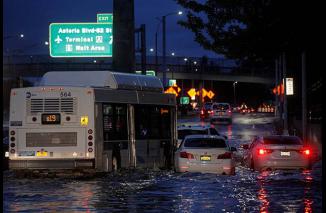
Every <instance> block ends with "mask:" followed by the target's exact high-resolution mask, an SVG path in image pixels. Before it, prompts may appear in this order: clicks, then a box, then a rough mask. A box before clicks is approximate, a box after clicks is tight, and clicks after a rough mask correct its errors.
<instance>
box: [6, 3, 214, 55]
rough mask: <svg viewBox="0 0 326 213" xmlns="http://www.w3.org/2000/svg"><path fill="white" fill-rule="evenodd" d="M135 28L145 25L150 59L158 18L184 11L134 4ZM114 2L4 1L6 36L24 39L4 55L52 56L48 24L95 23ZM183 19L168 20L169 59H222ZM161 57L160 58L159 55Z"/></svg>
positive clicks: (174, 6)
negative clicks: (183, 24)
mask: <svg viewBox="0 0 326 213" xmlns="http://www.w3.org/2000/svg"><path fill="white" fill-rule="evenodd" d="M134 2H135V27H139V26H140V24H146V37H147V42H146V43H147V49H148V55H154V53H151V52H149V49H150V48H152V47H153V48H154V45H155V43H154V41H155V37H154V36H155V31H156V28H157V24H158V21H157V19H156V17H160V16H163V15H166V14H167V13H170V12H174V11H175V12H177V11H178V10H182V11H183V12H185V10H184V9H183V8H181V7H180V6H179V5H178V4H177V3H176V2H175V1H174V0H135V1H134ZM112 8H113V0H53V1H49V0H4V1H3V34H4V36H11V35H19V34H20V33H23V34H24V35H25V36H24V38H23V39H19V38H18V36H17V38H10V39H6V40H4V50H3V51H4V52H5V51H13V50H17V49H23V50H24V52H23V54H49V51H48V48H47V46H45V45H44V42H45V41H48V31H49V30H48V29H49V24H50V23H53V22H58V23H60V22H96V14H97V13H111V12H113V9H112ZM182 18H185V17H184V16H183V17H182V16H178V15H175V16H169V17H167V22H166V24H167V25H166V26H167V55H170V54H171V52H175V55H176V56H187V57H201V56H203V55H206V56H208V57H211V58H216V57H219V55H217V54H215V53H213V52H210V51H206V50H204V49H203V48H202V47H200V45H199V44H197V43H196V42H195V41H194V35H193V34H192V33H191V32H189V31H188V30H186V29H184V28H183V27H181V26H180V25H178V24H177V20H178V19H182ZM161 26H162V25H160V28H159V40H158V44H159V48H158V50H159V52H160V51H161V49H162V48H161V47H162V46H161V42H162V41H161V39H162V37H161V33H162V30H161ZM159 55H161V54H160V53H159Z"/></svg>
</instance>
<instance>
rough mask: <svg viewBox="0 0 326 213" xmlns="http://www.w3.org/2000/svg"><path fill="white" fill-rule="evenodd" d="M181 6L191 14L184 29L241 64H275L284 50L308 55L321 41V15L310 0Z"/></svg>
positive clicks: (189, 0) (229, 0)
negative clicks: (310, 49) (303, 52)
mask: <svg viewBox="0 0 326 213" xmlns="http://www.w3.org/2000/svg"><path fill="white" fill-rule="evenodd" d="M176 2H177V3H178V4H180V5H181V6H183V7H184V8H186V9H187V18H186V20H185V21H179V24H180V25H182V26H184V27H185V28H186V29H189V30H191V31H192V32H193V33H194V34H195V41H196V42H198V43H199V44H200V45H201V46H202V47H204V48H205V49H207V50H211V51H213V52H215V53H218V54H224V55H225V56H226V57H227V58H231V59H238V60H239V62H241V64H251V63H252V64H264V63H266V61H269V62H271V63H273V62H272V60H273V59H275V57H276V56H278V55H279V54H280V53H281V52H283V51H288V52H291V51H296V52H297V51H301V50H307V49H309V48H311V47H312V46H314V45H316V44H317V43H318V42H316V41H319V37H318V35H319V29H320V26H318V23H319V20H318V17H317V15H318V14H319V13H318V11H317V10H316V5H315V4H314V5H313V4H312V3H310V2H308V1H307V0H305V1H295V2H294V1H277V0H274V1H272V0H206V1H205V2H204V3H200V2H199V1H195V0H176ZM307 14H308V15H307Z"/></svg>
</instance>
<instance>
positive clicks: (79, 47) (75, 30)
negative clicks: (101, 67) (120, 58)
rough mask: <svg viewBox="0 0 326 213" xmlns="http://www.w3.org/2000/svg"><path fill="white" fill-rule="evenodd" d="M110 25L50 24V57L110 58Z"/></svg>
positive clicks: (111, 28)
mask: <svg viewBox="0 0 326 213" xmlns="http://www.w3.org/2000/svg"><path fill="white" fill-rule="evenodd" d="M112 30H113V24H112V23H52V24H50V27H49V48H50V56H51V57H112V43H113V34H112Z"/></svg>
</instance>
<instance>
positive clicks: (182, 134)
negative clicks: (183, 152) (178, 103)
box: [178, 129, 208, 140]
mask: <svg viewBox="0 0 326 213" xmlns="http://www.w3.org/2000/svg"><path fill="white" fill-rule="evenodd" d="M187 135H208V129H206V130H193V129H185V130H178V139H182V140H183V139H184V138H185V137H186V136H187Z"/></svg>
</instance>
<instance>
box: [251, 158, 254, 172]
mask: <svg viewBox="0 0 326 213" xmlns="http://www.w3.org/2000/svg"><path fill="white" fill-rule="evenodd" d="M250 168H251V169H252V170H254V171H255V165H254V160H253V159H251V161H250Z"/></svg>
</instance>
